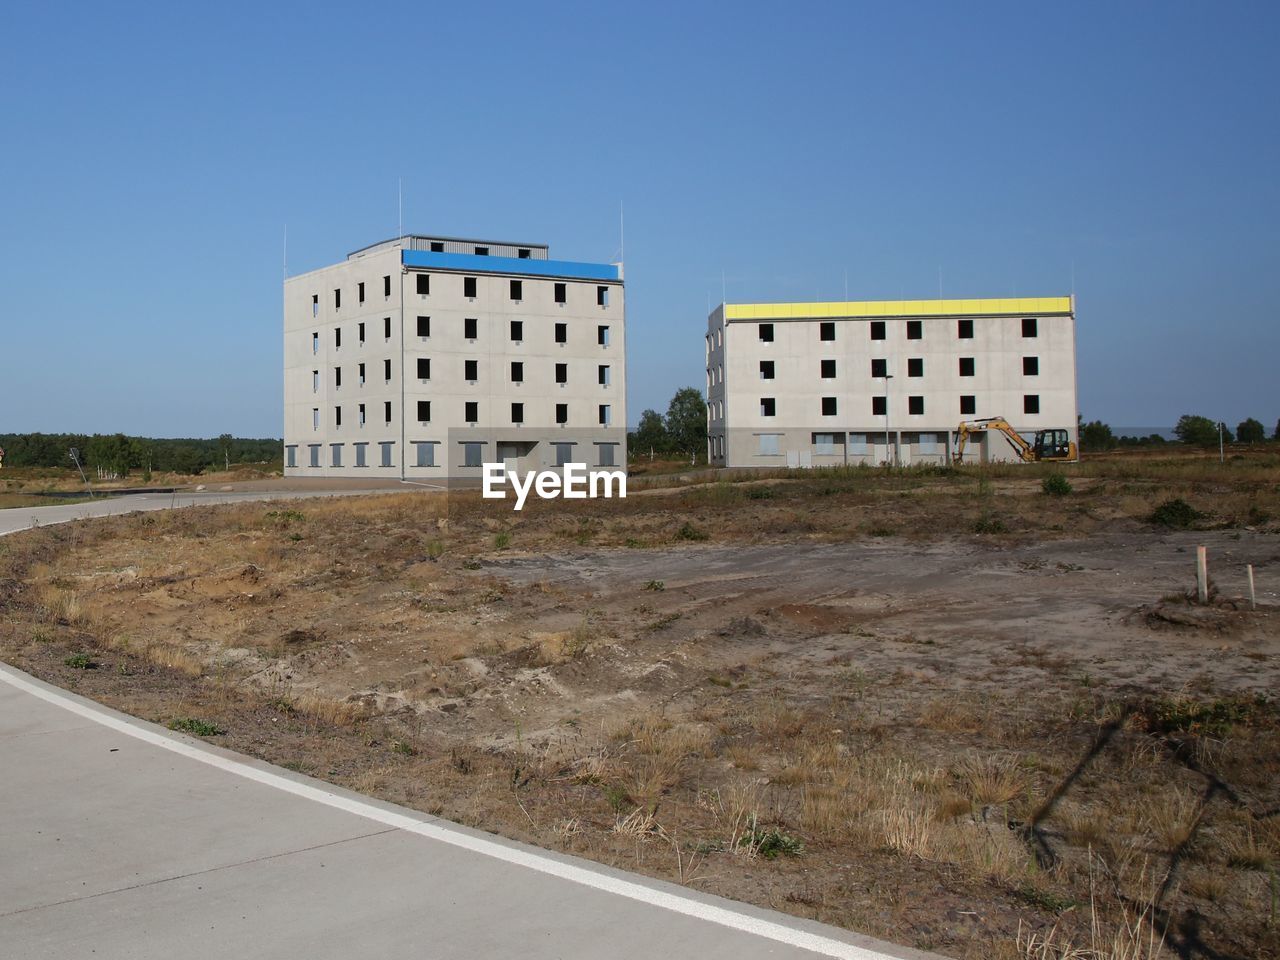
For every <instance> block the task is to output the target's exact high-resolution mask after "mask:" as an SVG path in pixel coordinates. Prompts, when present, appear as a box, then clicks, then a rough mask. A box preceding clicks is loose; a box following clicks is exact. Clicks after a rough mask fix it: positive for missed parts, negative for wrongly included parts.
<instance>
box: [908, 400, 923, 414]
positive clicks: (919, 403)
mask: <svg viewBox="0 0 1280 960" xmlns="http://www.w3.org/2000/svg"><path fill="white" fill-rule="evenodd" d="M907 413H909V414H911V415H912V416H913V417H919V416H923V414H924V397H907Z"/></svg>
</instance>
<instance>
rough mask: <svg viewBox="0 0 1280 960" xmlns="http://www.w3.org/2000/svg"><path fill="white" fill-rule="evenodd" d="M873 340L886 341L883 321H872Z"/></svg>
mask: <svg viewBox="0 0 1280 960" xmlns="http://www.w3.org/2000/svg"><path fill="white" fill-rule="evenodd" d="M871 339H872V340H883V339H884V321H883V320H872V321H871Z"/></svg>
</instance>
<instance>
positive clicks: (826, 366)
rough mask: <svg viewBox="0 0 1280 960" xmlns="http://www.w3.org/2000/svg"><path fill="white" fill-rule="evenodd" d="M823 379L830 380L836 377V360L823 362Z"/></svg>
mask: <svg viewBox="0 0 1280 960" xmlns="http://www.w3.org/2000/svg"><path fill="white" fill-rule="evenodd" d="M821 366H822V379H824V380H830V379H832V378H833V377H834V376H835V375H836V362H835V361H834V360H823V361H822V364H821Z"/></svg>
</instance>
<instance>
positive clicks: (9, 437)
mask: <svg viewBox="0 0 1280 960" xmlns="http://www.w3.org/2000/svg"><path fill="white" fill-rule="evenodd" d="M282 442H283V441H280V440H275V439H271V438H264V439H249V438H244V437H233V436H231V434H229V433H224V434H222V436H220V437H214V438H210V439H201V438H176V439H169V438H156V437H129V436H125V435H124V434H123V433H106V434H103V433H95V434H83V433H4V434H0V447H3V448H4V465H5V466H6V467H70V466H72V465H73V464H72V461H71V456H70V451H71V449H72V448H73V447H74V448H76V449H77V450H78V451H79V453H80V461H81V463H82V464H83V465H84V467H85V469H86V470H94V471H96V470H97V469H99V468H101V469H103V470H106V471H109V472H111V473H115V474H118V475H120V476H124V475H126V474H128V473H130V472H132V471H134V470H140V471H142V472H144V473H150V472H151V471H152V470H156V471H161V472H172V473H189V474H196V473H202V472H203V471H205V470H208V469H210V468H211V467H221V466H223V465H225V464H228V463H231V464H237V463H267V462H270V461H272V460H277V459H279V458H280V456H281V449H282V446H281V445H282Z"/></svg>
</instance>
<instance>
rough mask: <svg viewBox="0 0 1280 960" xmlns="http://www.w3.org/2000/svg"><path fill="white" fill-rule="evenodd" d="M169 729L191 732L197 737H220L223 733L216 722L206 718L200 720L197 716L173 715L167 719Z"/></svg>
mask: <svg viewBox="0 0 1280 960" xmlns="http://www.w3.org/2000/svg"><path fill="white" fill-rule="evenodd" d="M169 729H170V730H180V731H181V732H183V733H193V734H195V735H196V736H197V737H220V736H222V735H223V734H224V733H226V731H225V730H223V729H222V728H221V727H219V726H218V725H217V724H213V723H210V722H209V721H208V720H201V719H200V718H198V717H174V718H173V719H172V720H170V721H169Z"/></svg>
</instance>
